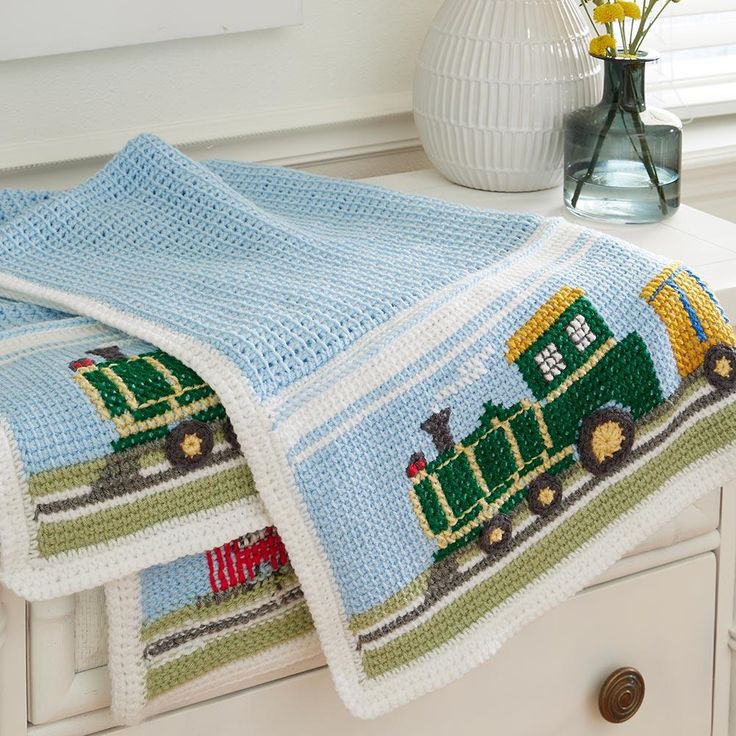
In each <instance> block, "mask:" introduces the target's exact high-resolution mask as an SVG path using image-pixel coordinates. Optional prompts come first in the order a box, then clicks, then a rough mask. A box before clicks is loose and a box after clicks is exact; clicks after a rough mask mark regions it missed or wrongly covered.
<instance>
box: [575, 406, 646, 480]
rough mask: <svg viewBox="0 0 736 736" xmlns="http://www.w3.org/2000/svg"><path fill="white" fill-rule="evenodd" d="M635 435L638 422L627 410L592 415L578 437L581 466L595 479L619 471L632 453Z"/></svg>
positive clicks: (612, 409)
mask: <svg viewBox="0 0 736 736" xmlns="http://www.w3.org/2000/svg"><path fill="white" fill-rule="evenodd" d="M634 431H635V426H634V418H633V417H632V416H631V414H629V412H627V411H624V410H623V409H618V408H616V407H613V406H612V407H606V408H604V409H599V410H598V411H595V412H593V413H592V414H589V415H588V416H587V417H586V418H585V419H584V420H583V424H582V426H581V428H580V435H579V436H578V453H579V454H580V463H581V464H582V466H583V467H584V468H585V469H586V470H588V471H590V472H591V473H593V475H602V474H603V473H608V472H610V471H611V470H615V469H616V468H618V467H619V466H620V465H621V464H622V463H623V462H625V460H626V458H627V457H628V455H629V453H630V452H631V448H632V446H633V444H634Z"/></svg>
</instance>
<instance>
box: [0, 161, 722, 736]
mask: <svg viewBox="0 0 736 736" xmlns="http://www.w3.org/2000/svg"><path fill="white" fill-rule="evenodd" d="M373 181H374V182H376V183H380V184H383V185H385V186H388V187H391V188H395V189H399V190H402V191H406V192H414V193H417V194H422V195H427V196H431V197H439V198H443V199H447V200H451V201H454V202H461V203H464V204H468V205H472V206H478V207H486V208H496V209H506V210H526V211H533V212H538V213H540V214H544V215H561V214H563V212H562V209H561V206H560V199H561V197H560V193H559V192H558V191H557V190H553V191H548V192H541V193H532V194H521V195H520V194H492V193H486V192H478V191H473V190H469V189H463V188H461V187H458V186H455V185H452V184H449V183H448V182H446V181H445V180H444V179H442V178H441V177H440V176H439V175H438V174H437V173H435V172H432V171H418V172H412V173H408V174H398V175H393V176H387V177H381V178H379V179H374V180H373ZM602 229H604V230H606V231H608V232H610V233H612V234H614V235H618V236H621V237H623V238H625V239H627V240H630V241H632V242H634V243H636V244H638V245H640V246H642V247H644V248H646V249H648V250H651V251H653V252H656V253H660V254H663V255H666V256H667V257H669V258H671V259H672V260H683V261H685V262H687V263H688V265H691V266H693V267H694V268H695V269H696V270H697V271H698V272H699V273H700V274H702V275H703V276H704V277H705V278H706V279H708V280H709V281H710V282H711V284H712V285H713V286H714V288H715V290H716V292H717V294H718V296H719V298H720V299H721V301H722V303H723V305H724V307H725V308H726V310H727V311H728V312H729V313H730V315H731V316H732V317H734V318H736V224H733V223H728V222H726V221H724V220H719V219H717V218H715V217H712V216H710V215H706V214H704V213H702V212H699V211H698V210H694V209H691V208H688V207H682V208H681V210H680V211H679V212H678V213H677V214H676V215H675V216H674V217H673V218H671V219H670V220H668V221H667V222H665V223H663V224H660V225H649V226H639V227H621V226H617V227H603V228H602ZM735 579H736V482H734V484H733V485H732V486H731V487H727V488H724V489H722V490H721V491H718V492H714V493H712V494H710V495H708V496H707V497H705V498H704V499H703V500H701V501H700V502H699V503H698V504H697V505H695V506H692V507H691V508H689V509H687V510H686V511H685V512H684V513H682V514H680V516H678V517H677V518H676V519H675V520H674V521H673V522H671V523H669V524H667V525H666V526H665V527H663V528H662V529H661V530H660V531H659V532H658V533H657V534H656V535H654V536H653V537H651V538H650V539H649V540H648V541H647V542H646V543H645V544H643V545H641V546H640V547H639V548H637V549H636V550H634V551H633V553H632V554H630V555H629V556H627V557H626V558H624V559H623V560H621V561H619V562H618V563H617V564H616V565H615V566H614V567H613V568H612V569H611V570H609V571H608V572H607V573H606V575H605V576H603V577H602V578H601V579H599V580H598V581H596V584H595V585H593V586H591V587H589V588H588V589H586V590H585V591H584V592H583V593H581V594H579V595H578V596H576V597H575V598H574V599H572V600H571V601H568V602H567V603H566V604H565V605H563V606H561V607H560V608H558V609H556V610H554V611H552V612H551V613H549V614H547V615H546V616H544V617H543V618H542V619H540V620H538V621H537V622H535V623H534V624H532V625H531V626H529V627H528V628H527V629H525V630H524V631H523V632H522V633H521V634H520V635H518V636H517V637H516V638H515V639H513V640H512V641H511V642H510V643H508V644H507V645H506V646H505V647H504V648H503V649H502V650H501V652H500V653H499V654H498V655H497V656H496V657H495V658H494V659H493V660H491V661H490V662H489V663H487V664H486V665H484V666H483V667H481V668H479V669H477V670H475V671H474V672H471V673H470V674H469V675H467V676H466V677H464V678H463V679H462V680H460V681H458V682H456V683H454V684H453V685H451V686H449V687H447V688H445V689H444V690H442V691H439V692H437V693H433V694H430V695H428V696H425V697H424V698H422V699H420V700H419V701H416V702H414V703H412V704H410V705H408V706H405V707H404V708H402V709H399V710H398V711H396V712H394V713H392V714H390V715H388V716H385V717H383V718H381V719H378V720H376V721H359V720H356V719H354V718H352V717H351V716H350V715H349V714H348V713H347V711H346V710H345V709H344V707H343V706H342V704H341V703H340V701H339V700H338V698H337V696H336V694H335V692H334V689H333V687H332V684H331V682H330V677H329V673H328V672H327V670H326V669H325V668H324V666H323V663H322V662H321V661H319V660H315V661H312V662H308V663H304V664H303V665H302V666H301V667H300V668H299V669H300V670H301V671H300V672H295V671H293V670H292V671H290V672H283V673H281V675H282V677H281V678H280V679H278V680H276V681H273V682H270V683H260V684H259V683H254V682H233V683H230V685H229V686H228V688H227V690H228V691H231V692H223V691H220V692H209V693H207V694H206V696H207V698H208V699H207V700H206V701H204V702H202V703H201V704H199V705H195V706H189V707H187V708H183V709H179V710H175V711H172V712H170V713H167V714H164V715H161V716H158V717H156V718H154V719H153V720H151V721H149V722H147V723H144V724H143V725H141V726H137V727H134V728H129V729H119V730H117V729H116V731H115V733H120V734H124V735H125V736H144V735H145V736H154V734H155V736H174V735H176V736H204V735H209V734H210V733H216V734H217V736H230V735H231V734H232V735H233V736H235V735H236V734H237V735H238V736H243V735H247V734H268V735H269V736H286V735H287V734H288V735H289V736H293V734H295V733H299V734H317V733H319V734H321V735H322V736H333V735H335V736H337V735H338V734H340V735H342V734H351V735H352V734H355V735H356V736H360V735H362V734H366V735H372V734H376V735H378V734H380V735H381V736H388V735H393V734H396V735H399V734H401V735H402V736H413V734H417V735H418V734H421V735H422V736H434V735H435V734H437V735H439V734H443V735H444V734H447V733H448V732H451V733H453V734H466V733H481V732H483V733H492V734H502V735H503V736H532V735H533V736H547V735H550V736H551V735H553V734H554V735H557V734H564V736H597V735H598V734H610V735H612V736H615V735H616V734H621V735H622V736H633V735H634V734H636V735H637V736H660V735H661V736H679V735H682V736H707V735H709V734H712V736H726V734H728V733H729V702H731V703H732V705H731V708H730V713H731V716H730V717H731V720H732V723H731V736H736V687H735V688H734V692H733V699H732V700H731V682H733V683H734V686H736V630H735V629H734V626H736V622H735V621H734V588H735V587H736V586H735V585H734V580H735ZM0 596H1V600H2V608H0V736H22V734H26V733H28V734H33V735H34V736H83V735H84V734H93V733H99V732H101V731H103V730H106V729H110V728H112V727H113V725H114V724H113V722H112V719H111V717H110V714H109V710H108V708H107V706H108V704H109V683H108V679H107V669H106V666H105V660H106V652H105V627H104V611H103V606H104V601H103V598H102V595H101V592H100V591H92V592H90V593H86V594H83V595H79V596H70V597H67V598H63V599H59V600H56V601H51V602H47V603H36V604H32V605H30V606H27V605H26V604H25V603H24V602H23V601H21V600H19V599H18V598H16V597H15V596H13V595H12V594H11V593H9V592H8V591H6V590H1V591H0ZM622 667H632V668H635V669H636V670H637V671H638V672H639V673H641V676H642V678H643V681H644V686H645V689H644V697H643V702H642V705H641V708H640V709H639V710H638V712H637V713H636V714H635V715H634V716H633V717H632V718H631V719H630V720H627V721H625V722H623V723H618V724H615V725H614V724H612V723H610V722H608V721H607V720H605V719H604V718H603V716H602V715H601V712H600V709H599V699H600V697H601V696H600V693H601V688H602V686H603V684H604V683H605V681H606V680H607V678H608V677H609V675H610V674H611V673H613V672H614V671H616V670H618V669H619V668H622ZM603 701H604V703H603V706H604V709H605V707H606V698H605V692H604V697H603ZM614 715H615V714H614Z"/></svg>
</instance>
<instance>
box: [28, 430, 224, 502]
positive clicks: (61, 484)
mask: <svg viewBox="0 0 736 736" xmlns="http://www.w3.org/2000/svg"><path fill="white" fill-rule="evenodd" d="M213 435H214V440H215V444H219V443H221V442H224V441H225V430H224V429H223V427H222V424H221V423H220V424H217V425H215V426H214V427H213ZM115 454H119V453H114V452H112V448H111V453H110V455H107V456H105V457H101V458H98V459H96V460H89V461H87V462H84V463H77V464H75V465H66V466H64V467H62V468H53V469H51V470H42V471H41V472H39V473H34V474H33V475H32V476H31V477H30V480H29V482H28V490H29V492H30V494H31V497H32V498H41V497H42V496H47V495H48V494H50V493H57V492H58V491H66V490H67V489H69V488H77V487H79V486H85V485H90V484H91V483H94V482H95V481H96V480H97V479H98V478H99V477H100V471H101V470H102V469H103V468H104V467H105V465H106V464H107V462H108V460H109V458H110V457H111V456H112V455H115ZM165 460H166V453H165V452H164V450H163V448H162V446H161V444H160V443H159V444H156V445H155V447H154V448H153V449H151V450H150V451H147V452H144V453H142V454H141V456H140V457H139V458H138V461H137V463H138V467H140V468H141V469H146V468H151V467H153V466H154V465H159V464H161V463H163V462H165Z"/></svg>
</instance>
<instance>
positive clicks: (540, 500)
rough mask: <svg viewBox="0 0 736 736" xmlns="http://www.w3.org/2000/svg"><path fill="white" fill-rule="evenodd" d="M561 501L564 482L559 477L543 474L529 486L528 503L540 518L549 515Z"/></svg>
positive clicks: (530, 508)
mask: <svg viewBox="0 0 736 736" xmlns="http://www.w3.org/2000/svg"><path fill="white" fill-rule="evenodd" d="M561 500H562V481H561V480H560V479H559V478H558V477H557V476H555V475H550V474H549V473H542V474H541V475H539V476H537V477H536V478H535V479H534V480H533V481H532V482H531V483H530V484H529V489H528V490H527V495H526V503H527V506H529V510H530V511H532V512H533V513H535V514H537V515H538V516H545V515H546V514H548V513H549V512H550V511H551V510H552V509H553V508H555V506H557V505H558V504H559V503H560V501H561Z"/></svg>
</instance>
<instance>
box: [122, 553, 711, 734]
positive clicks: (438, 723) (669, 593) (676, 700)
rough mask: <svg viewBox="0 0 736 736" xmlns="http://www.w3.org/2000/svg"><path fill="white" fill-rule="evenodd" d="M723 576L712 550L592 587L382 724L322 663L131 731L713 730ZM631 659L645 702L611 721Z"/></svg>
mask: <svg viewBox="0 0 736 736" xmlns="http://www.w3.org/2000/svg"><path fill="white" fill-rule="evenodd" d="M715 581H716V560H715V556H714V555H713V554H712V553H705V554H702V555H699V556H697V557H694V558H690V559H687V560H685V561H681V562H676V563H672V564H670V565H665V566H663V567H660V568H656V569H654V570H650V571H648V572H644V573H639V574H637V575H632V576H630V577H627V578H622V579H620V580H617V581H615V582H611V583H606V584H603V585H599V586H597V587H594V588H590V589H589V590H587V591H585V592H584V593H582V594H580V595H578V596H577V597H575V598H574V599H572V600H570V601H568V602H567V603H565V604H564V605H563V606H560V607H559V608H557V609H555V610H554V611H552V612H550V613H548V614H547V615H545V616H543V617H542V618H541V619H539V620H537V621H536V622H535V623H534V624H532V625H531V626H529V627H528V628H527V629H526V630H525V631H524V632H522V633H521V634H520V635H519V636H517V637H516V638H515V639H513V640H512V641H511V642H509V643H508V644H507V645H506V646H504V647H503V648H502V650H501V651H500V652H499V653H498V655H497V656H496V657H495V658H493V659H492V660H491V661H490V662H488V663H486V664H485V665H483V666H482V667H480V668H478V669H477V670H475V671H473V672H471V673H470V674H468V675H466V676H465V677H464V678H462V679H461V680H459V681H458V682H455V683H454V684H452V685H450V686H448V687H446V688H444V689H442V690H440V691H438V692H435V693H431V694H429V695H427V696H425V697H423V698H421V699H419V700H417V701H415V702H413V703H411V704H409V705H407V706H405V707H403V708H400V709H398V710H397V711H394V712H393V713H390V714H389V715H387V716H384V717H382V718H379V719H377V720H374V721H360V720H357V719H354V718H353V717H352V716H350V715H349V714H348V712H347V711H346V710H345V708H344V707H343V705H342V704H341V703H340V701H339V700H338V698H337V695H336V694H335V691H334V688H333V685H332V683H331V681H330V676H329V673H328V672H327V671H326V669H324V668H322V669H319V670H313V671H312V672H308V673H304V674H301V675H297V676H295V677H292V678H288V679H285V680H281V681H278V682H273V683H269V684H268V685H263V686H260V687H256V688H253V689H251V690H249V691H247V692H244V693H239V694H237V695H234V696H229V697H225V698H221V699H218V700H214V701H210V702H209V703H206V704H203V705H202V706H200V707H198V708H195V709H187V710H186V712H182V711H175V712H172V713H169V714H166V715H162V716H159V717H157V718H155V719H153V720H152V721H149V722H147V723H144V724H142V725H141V726H138V727H136V728H135V729H133V730H131V731H130V736H154V734H155V736H181V734H182V733H191V734H195V733H206V732H207V730H209V729H211V728H212V727H213V726H214V725H215V724H216V729H217V733H218V735H219V736H229V735H230V734H232V735H233V736H235V735H236V734H238V735H240V734H242V733H243V726H244V725H247V730H248V732H249V733H266V732H267V733H268V734H269V736H293V734H294V733H318V732H319V733H320V734H321V735H322V736H338V735H340V736H341V735H342V734H347V733H349V734H351V736H379V735H380V736H393V735H396V736H405V735H406V734H410V733H411V734H422V736H435V735H436V736H440V735H442V736H446V734H447V733H458V734H480V733H484V734H494V736H532V735H533V736H557V735H558V734H559V735H560V736H563V735H564V736H598V734H600V735H601V736H603V735H605V736H613V735H614V734H615V735H618V734H621V736H635V735H636V736H706V735H707V734H710V721H711V689H712V667H713V633H714V631H713V626H714V624H713V621H714V607H715V594H716V590H715ZM625 665H630V666H633V667H635V668H636V669H638V670H639V672H641V674H642V675H643V677H644V681H645V695H644V700H643V703H642V705H641V707H640V709H639V711H638V712H637V713H636V714H635V715H634V716H633V717H632V718H631V719H630V720H628V721H626V722H625V723H620V724H617V725H612V724H611V723H609V722H607V721H605V720H604V719H603V717H602V716H601V714H600V712H599V709H598V697H599V692H600V688H601V685H602V684H603V682H604V681H605V680H606V678H607V677H608V675H609V674H610V673H611V672H613V671H614V670H616V669H617V668H619V667H622V666H625ZM183 729H187V730H183ZM126 736H127V732H126Z"/></svg>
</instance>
